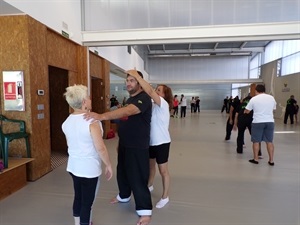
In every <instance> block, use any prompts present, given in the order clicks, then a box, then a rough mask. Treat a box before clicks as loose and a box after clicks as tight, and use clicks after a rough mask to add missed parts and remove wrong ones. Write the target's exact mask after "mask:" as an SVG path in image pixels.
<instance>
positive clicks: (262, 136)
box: [245, 84, 276, 166]
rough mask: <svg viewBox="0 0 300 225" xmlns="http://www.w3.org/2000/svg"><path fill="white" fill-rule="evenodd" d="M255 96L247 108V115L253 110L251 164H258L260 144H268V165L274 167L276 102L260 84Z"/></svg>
mask: <svg viewBox="0 0 300 225" xmlns="http://www.w3.org/2000/svg"><path fill="white" fill-rule="evenodd" d="M255 94H256V95H255V96H254V97H252V98H251V100H250V101H249V103H248V104H247V106H246V108H245V113H250V112H251V110H253V121H252V124H251V141H252V143H253V145H252V148H253V159H250V160H249V162H250V163H253V164H258V158H259V157H258V152H259V143H260V142H262V141H265V142H266V145H267V150H268V154H269V161H268V164H269V165H270V166H274V144H273V137H274V127H275V123H274V115H273V111H274V110H275V109H276V101H275V99H274V97H273V96H272V95H268V94H266V93H265V86H264V85H262V84H258V85H257V86H256V88H255Z"/></svg>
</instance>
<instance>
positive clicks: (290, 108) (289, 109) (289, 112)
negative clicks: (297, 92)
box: [283, 95, 297, 124]
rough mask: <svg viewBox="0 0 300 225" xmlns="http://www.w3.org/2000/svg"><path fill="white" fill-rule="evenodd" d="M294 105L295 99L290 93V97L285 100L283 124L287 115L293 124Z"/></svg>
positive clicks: (295, 103) (285, 122)
mask: <svg viewBox="0 0 300 225" xmlns="http://www.w3.org/2000/svg"><path fill="white" fill-rule="evenodd" d="M296 105H297V101H296V100H295V97H294V95H291V96H290V98H289V99H288V100H287V101H286V108H285V114H284V120H283V123H284V124H287V120H288V117H290V121H291V124H294V115H295V112H296Z"/></svg>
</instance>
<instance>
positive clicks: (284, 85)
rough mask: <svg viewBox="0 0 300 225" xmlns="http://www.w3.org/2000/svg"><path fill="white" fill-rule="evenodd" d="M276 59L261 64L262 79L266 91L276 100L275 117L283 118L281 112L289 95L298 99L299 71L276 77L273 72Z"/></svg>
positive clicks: (299, 90)
mask: <svg viewBox="0 0 300 225" xmlns="http://www.w3.org/2000/svg"><path fill="white" fill-rule="evenodd" d="M276 68H277V60H276V61H273V62H270V63H268V64H265V65H263V66H262V70H261V71H262V73H261V75H262V79H263V81H264V83H265V86H266V93H268V94H270V93H271V94H272V95H273V96H274V98H275V100H276V102H277V109H276V111H275V117H276V118H282V119H283V113H284V109H285V106H286V101H287V100H288V98H289V97H290V96H291V95H294V96H295V99H296V100H297V101H298V104H299V101H300V88H299V87H300V73H297V74H291V75H287V76H283V77H277V76H276V74H274V75H272V74H273V70H275V71H276Z"/></svg>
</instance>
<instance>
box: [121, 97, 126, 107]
mask: <svg viewBox="0 0 300 225" xmlns="http://www.w3.org/2000/svg"><path fill="white" fill-rule="evenodd" d="M125 105H126V97H124V98H123V101H122V106H125Z"/></svg>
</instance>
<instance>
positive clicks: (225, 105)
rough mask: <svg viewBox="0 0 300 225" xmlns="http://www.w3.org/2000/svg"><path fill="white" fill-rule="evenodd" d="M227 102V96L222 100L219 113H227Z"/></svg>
mask: <svg viewBox="0 0 300 225" xmlns="http://www.w3.org/2000/svg"><path fill="white" fill-rule="evenodd" d="M228 101H229V99H228V96H226V98H224V100H223V106H222V109H221V113H222V112H224V110H225V112H226V113H228Z"/></svg>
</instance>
